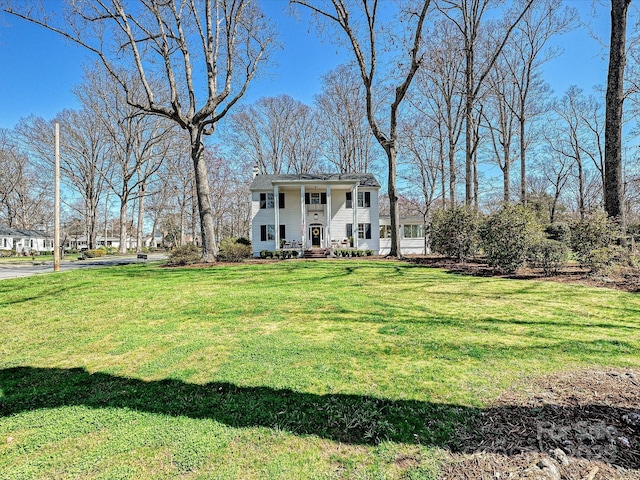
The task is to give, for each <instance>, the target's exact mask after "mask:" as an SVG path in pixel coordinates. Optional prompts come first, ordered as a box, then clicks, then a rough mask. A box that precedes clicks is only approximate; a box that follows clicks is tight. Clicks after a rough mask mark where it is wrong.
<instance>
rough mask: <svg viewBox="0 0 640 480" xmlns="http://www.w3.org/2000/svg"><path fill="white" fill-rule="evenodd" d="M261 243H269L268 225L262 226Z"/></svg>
mask: <svg viewBox="0 0 640 480" xmlns="http://www.w3.org/2000/svg"><path fill="white" fill-rule="evenodd" d="M260 241H261V242H266V241H267V226H266V225H260Z"/></svg>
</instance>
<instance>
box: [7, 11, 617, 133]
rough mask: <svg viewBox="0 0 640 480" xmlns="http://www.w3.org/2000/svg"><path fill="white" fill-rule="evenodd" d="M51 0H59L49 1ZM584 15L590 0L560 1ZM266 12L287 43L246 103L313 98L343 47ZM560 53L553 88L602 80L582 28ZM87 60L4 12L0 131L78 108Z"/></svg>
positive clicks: (594, 47)
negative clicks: (35, 117)
mask: <svg viewBox="0 0 640 480" xmlns="http://www.w3.org/2000/svg"><path fill="white" fill-rule="evenodd" d="M49 1H51V2H53V1H57V0H49ZM565 2H566V3H567V4H569V5H573V6H575V7H577V8H578V9H579V10H580V13H581V16H582V17H584V18H586V16H587V15H588V14H589V12H590V10H591V3H592V2H591V0H565ZM262 3H263V9H264V10H265V13H266V14H267V15H268V16H269V17H270V18H272V19H273V20H274V21H275V22H276V23H277V25H278V29H279V32H280V37H279V39H280V42H281V43H282V44H283V46H284V48H283V49H282V50H280V51H278V52H277V54H276V56H275V64H274V65H272V66H271V67H270V68H269V71H268V72H263V74H262V75H261V77H259V78H257V79H256V80H255V81H254V82H253V83H252V85H251V87H250V89H249V92H248V94H247V96H246V97H245V103H250V102H253V101H255V100H256V99H258V98H260V97H262V96H274V95H280V94H285V93H286V94H289V95H291V96H292V97H294V98H296V99H298V100H300V101H302V102H305V103H311V102H312V101H313V96H314V95H315V94H316V93H318V92H319V91H320V88H321V82H320V77H321V76H322V75H323V74H324V73H326V72H327V71H328V70H330V69H332V68H335V67H336V66H337V65H338V64H340V63H342V62H344V61H346V60H349V59H350V57H349V56H348V52H347V51H346V50H345V49H343V48H342V47H339V46H336V45H334V44H331V43H329V42H322V41H320V40H319V39H318V35H317V33H316V31H315V29H314V28H313V27H312V26H311V25H309V23H308V22H306V21H297V20H296V19H295V18H293V17H291V16H290V15H288V13H286V12H287V11H288V1H287V0H262ZM599 11H600V12H601V15H600V17H599V18H598V19H597V20H596V21H595V23H594V25H593V28H594V29H595V31H596V32H597V33H598V34H599V35H601V36H602V37H603V38H604V40H605V41H607V40H608V28H609V27H608V21H609V19H608V12H607V11H606V9H605V8H604V7H602V6H601V7H599ZM557 42H558V44H559V45H561V46H562V47H563V49H564V53H563V54H562V55H561V56H560V57H559V58H557V59H555V60H553V61H552V62H550V63H549V64H547V65H546V67H545V79H546V80H547V81H548V82H549V83H550V84H551V86H552V87H553V89H554V90H555V92H556V93H562V92H563V91H564V90H566V88H567V87H569V86H570V85H572V84H576V85H579V86H581V87H582V88H584V90H585V91H586V92H590V91H591V88H592V87H593V86H594V85H595V84H604V83H605V81H606V68H607V62H606V59H604V58H602V49H601V47H600V45H599V44H598V43H597V42H596V41H595V40H593V39H592V38H591V37H590V36H589V34H588V32H587V31H586V30H585V29H580V30H576V31H574V32H571V33H569V34H565V35H564V36H562V37H560V38H558V39H557ZM90 60H92V57H91V56H90V55H89V54H88V53H86V52H85V51H84V50H82V49H81V48H80V47H77V46H75V45H73V44H71V43H70V42H68V41H65V40H64V39H62V38H61V37H59V36H58V35H56V34H55V33H52V32H49V31H47V30H45V29H43V28H41V27H37V26H35V25H32V24H29V23H28V22H25V21H22V20H20V19H17V18H13V17H10V16H8V15H6V14H4V13H1V14H0V99H1V102H0V128H12V127H13V126H14V125H15V124H16V123H17V122H18V120H19V119H20V118H22V117H26V116H29V115H32V114H33V115H38V116H42V117H44V118H46V119H49V118H52V117H53V116H55V115H56V113H58V112H59V111H61V110H63V109H65V108H76V107H77V103H76V101H75V98H74V97H73V94H72V88H73V87H74V85H77V84H78V83H80V81H81V80H82V64H83V63H86V62H88V61H90Z"/></svg>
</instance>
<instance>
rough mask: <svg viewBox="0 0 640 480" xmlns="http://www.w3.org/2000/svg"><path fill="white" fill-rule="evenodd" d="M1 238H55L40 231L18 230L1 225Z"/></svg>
mask: <svg viewBox="0 0 640 480" xmlns="http://www.w3.org/2000/svg"><path fill="white" fill-rule="evenodd" d="M0 236H3V237H28V238H53V236H52V235H48V234H46V233H44V232H40V231H38V230H24V229H17V228H9V227H4V226H2V225H0Z"/></svg>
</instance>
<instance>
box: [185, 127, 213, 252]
mask: <svg viewBox="0 0 640 480" xmlns="http://www.w3.org/2000/svg"><path fill="white" fill-rule="evenodd" d="M189 133H190V136H191V160H192V161H193V167H194V173H195V181H196V195H197V197H198V210H199V212H200V234H201V236H202V261H203V262H207V263H211V262H215V261H216V256H217V253H218V252H217V249H216V239H215V234H214V228H213V210H212V208H211V195H210V190H209V176H208V173H209V172H208V170H207V163H206V161H205V159H204V155H203V153H204V145H203V144H202V130H201V129H198V128H193V129H192V130H191V131H190V132H189ZM194 234H195V232H194Z"/></svg>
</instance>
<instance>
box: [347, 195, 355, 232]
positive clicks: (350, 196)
mask: <svg viewBox="0 0 640 480" xmlns="http://www.w3.org/2000/svg"><path fill="white" fill-rule="evenodd" d="M346 207H347V208H353V200H352V195H351V192H347V205H346ZM347 236H351V235H347Z"/></svg>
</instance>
